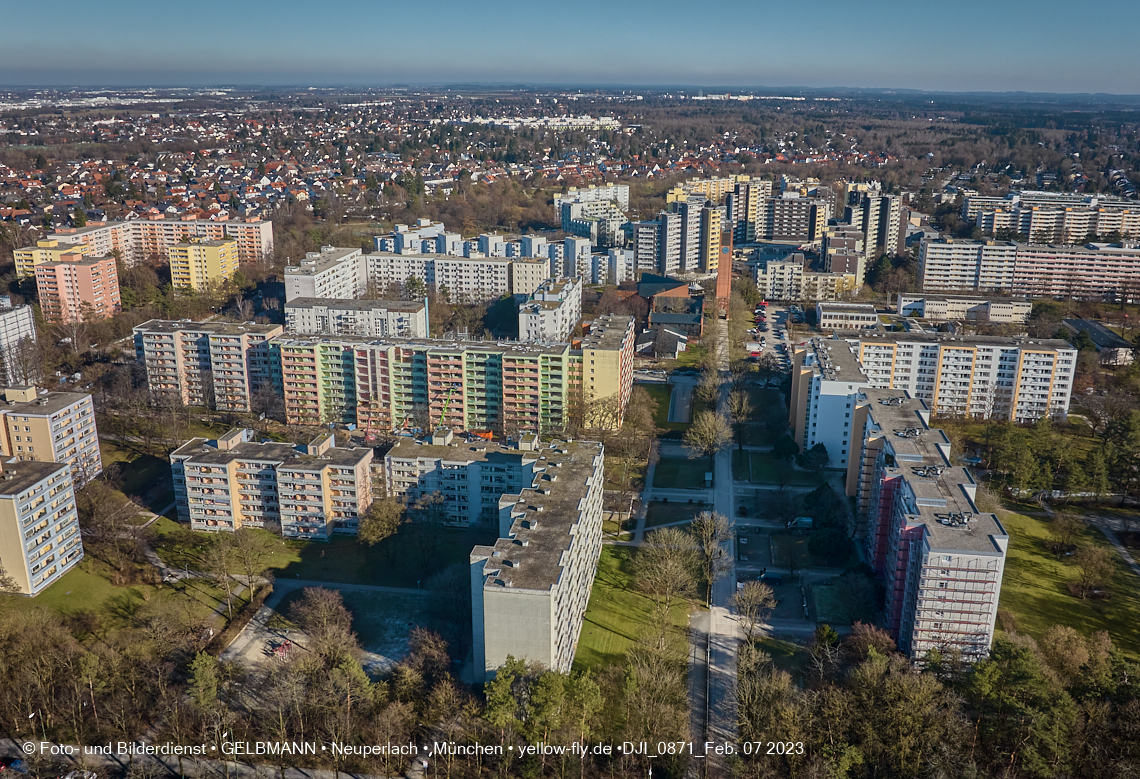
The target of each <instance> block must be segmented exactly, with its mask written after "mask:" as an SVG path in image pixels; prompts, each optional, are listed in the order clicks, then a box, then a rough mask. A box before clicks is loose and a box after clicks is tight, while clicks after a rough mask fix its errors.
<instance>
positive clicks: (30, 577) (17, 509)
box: [0, 459, 83, 596]
mask: <svg viewBox="0 0 1140 779" xmlns="http://www.w3.org/2000/svg"><path fill="white" fill-rule="evenodd" d="M82 559H83V542H82V540H81V538H80V534H79V514H78V513H77V512H76V510H75V492H74V488H73V485H72V482H71V469H70V468H69V467H68V466H67V465H66V464H64V463H46V462H32V461H23V462H21V461H18V460H14V459H6V460H5V461H4V462H3V463H0V572H2V573H3V574H4V575H5V576H8V577H11V579H12V580H13V581H14V582H15V585H16V591H17V592H19V593H20V594H21V595H31V596H35V595H39V594H40V593H41V592H43V591H44V590H45V589H46V588H48V587H49V586H51V585H52V584H53V583H54V582H56V581H58V580H59V578H60V577H61V576H63V575H64V574H65V573H67V572H68V571H69V570H71V569H72V568H74V567H75V566H76V565H78V564H79V561H80V560H82Z"/></svg>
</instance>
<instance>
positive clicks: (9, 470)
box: [0, 459, 71, 495]
mask: <svg viewBox="0 0 1140 779" xmlns="http://www.w3.org/2000/svg"><path fill="white" fill-rule="evenodd" d="M70 467H71V466H70V465H68V464H67V463H50V462H39V461H37V460H23V461H21V460H15V459H11V460H5V461H4V463H3V473H0V495H19V494H20V493H21V492H23V491H24V490H26V489H27V488H28V487H31V486H32V485H34V484H38V483H39V482H41V481H43V480H44V479H46V478H48V477H50V476H53V475H55V474H56V473H57V472H59V471H62V470H65V469H67V468H70Z"/></svg>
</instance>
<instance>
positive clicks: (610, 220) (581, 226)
mask: <svg viewBox="0 0 1140 779" xmlns="http://www.w3.org/2000/svg"><path fill="white" fill-rule="evenodd" d="M560 211H561V214H560V216H561V219H562V230H563V232H567V233H570V234H571V235H579V236H582V237H583V238H586V239H588V240H589V241H590V243H591V244H592V245H594V246H600V247H602V248H609V247H612V246H618V245H620V242H621V228H622V225H624V224H625V223H626V222H628V221H629V220H628V219H626V216H625V212H623V211H622V210H621V208H619V207H618V205H617V204H616V203H614V202H612V201H608V200H594V201H588V202H578V201H572V202H567V201H565V200H564V201H562V205H561V206H560Z"/></svg>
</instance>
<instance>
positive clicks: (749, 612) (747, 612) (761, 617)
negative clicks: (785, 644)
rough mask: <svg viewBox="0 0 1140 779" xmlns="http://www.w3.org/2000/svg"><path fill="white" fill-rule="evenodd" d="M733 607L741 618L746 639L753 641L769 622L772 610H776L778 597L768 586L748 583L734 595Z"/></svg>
mask: <svg viewBox="0 0 1140 779" xmlns="http://www.w3.org/2000/svg"><path fill="white" fill-rule="evenodd" d="M732 606H733V608H735V609H736V613H737V615H738V616H739V617H740V624H741V625H742V626H743V627H744V635H745V637H746V638H747V639H748V640H749V641H752V639H753V638H755V637H756V635H757V634H758V633H759V632H760V629H761V627H762V626H763V624H764V622H765V621H767V619H768V615H770V614H771V613H772V609H774V608H776V595H775V593H773V592H772V588H771V587H769V586H768V585H767V584H763V583H761V582H747V583H746V584H745V585H744V586H743V587H741V588H740V589H738V590H737V591H736V592H735V593H734V594H733V596H732Z"/></svg>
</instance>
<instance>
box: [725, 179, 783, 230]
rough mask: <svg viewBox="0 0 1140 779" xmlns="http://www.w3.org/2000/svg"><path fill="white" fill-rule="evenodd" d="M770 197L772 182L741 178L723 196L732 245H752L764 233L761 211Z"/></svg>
mask: <svg viewBox="0 0 1140 779" xmlns="http://www.w3.org/2000/svg"><path fill="white" fill-rule="evenodd" d="M771 197H772V182H771V181H760V180H758V179H755V180H752V179H748V178H746V177H743V178H741V179H739V180H737V181H736V182H735V183H734V184H733V187H732V191H731V192H728V193H726V194H725V196H724V204H725V221H726V223H727V225H728V226H729V227H730V228H731V229H732V240H733V243H734V244H744V243H752V242H753V241H756V240H759V239H760V238H761V237H762V236H763V235H764V233H765V228H764V226H763V225H761V224H760V223H761V209H762V208H763V207H764V206H765V205H766V204H767V202H768V200H770V199H771ZM710 199H711V198H710Z"/></svg>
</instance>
